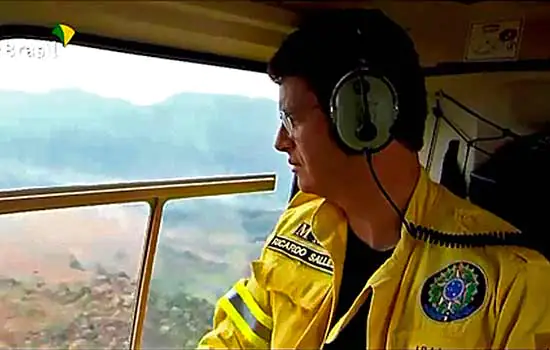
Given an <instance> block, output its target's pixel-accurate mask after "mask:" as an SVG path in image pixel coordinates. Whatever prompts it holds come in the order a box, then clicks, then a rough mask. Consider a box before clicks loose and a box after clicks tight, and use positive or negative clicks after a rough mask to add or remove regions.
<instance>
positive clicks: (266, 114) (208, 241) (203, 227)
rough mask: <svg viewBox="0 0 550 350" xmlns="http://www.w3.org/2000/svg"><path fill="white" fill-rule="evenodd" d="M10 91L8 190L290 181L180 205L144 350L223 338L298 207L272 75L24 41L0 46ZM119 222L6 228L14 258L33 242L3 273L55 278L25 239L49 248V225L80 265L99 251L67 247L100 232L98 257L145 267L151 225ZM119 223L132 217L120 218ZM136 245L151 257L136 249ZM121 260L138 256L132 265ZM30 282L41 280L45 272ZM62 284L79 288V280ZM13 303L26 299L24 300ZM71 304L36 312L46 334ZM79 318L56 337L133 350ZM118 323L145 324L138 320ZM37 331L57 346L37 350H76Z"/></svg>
mask: <svg viewBox="0 0 550 350" xmlns="http://www.w3.org/2000/svg"><path fill="white" fill-rule="evenodd" d="M0 77H1V78H0V111H1V112H0V149H1V152H0V164H1V165H2V166H0V189H13V188H21V187H25V188H26V187H37V186H52V185H74V184H94V183H112V182H126V181H136V180H151V179H159V178H163V179H166V178H180V177H182V178H185V177H197V176H200V177H202V176H216V175H237V174H243V173H265V172H268V173H276V174H277V188H276V191H275V192H273V193H264V194H247V195H230V196H222V197H212V198H203V199H189V200H180V201H173V202H169V203H168V204H167V205H166V208H165V213H164V217H163V223H162V231H161V235H160V239H159V243H158V252H157V256H156V261H155V265H154V275H153V283H152V284H151V294H150V298H149V304H148V314H147V318H146V323H145V329H144V337H143V345H144V346H148V347H156V348H159V347H164V348H180V349H181V348H182V347H192V346H193V344H194V342H196V340H197V339H198V338H199V337H200V335H202V334H203V333H204V332H205V331H206V329H207V328H208V326H209V325H210V324H211V317H212V311H213V304H214V300H215V299H216V297H218V296H219V295H221V294H222V293H223V292H224V291H225V290H227V289H228V288H229V287H230V285H231V284H232V283H233V282H234V280H235V279H236V278H238V277H240V276H243V275H245V274H247V273H248V266H249V262H250V260H251V259H253V258H254V257H257V256H258V255H259V253H260V248H261V245H262V242H263V240H264V239H265V237H266V236H267V235H268V234H269V232H270V230H271V229H272V227H273V225H274V224H275V222H276V220H277V217H278V215H279V214H280V213H281V211H282V209H283V208H284V206H285V204H286V201H287V199H288V193H289V189H290V183H291V174H290V172H289V171H288V166H287V164H286V157H285V156H284V155H282V154H279V153H277V152H276V151H274V149H273V141H274V137H275V133H276V130H277V128H278V127H279V118H278V108H277V102H276V100H277V97H278V88H277V86H276V84H274V83H272V82H271V81H270V80H269V78H268V77H267V75H265V74H260V73H252V72H246V71H240V70H234V69H228V68H221V67H213V66H206V65H199V64H191V63H186V62H182V61H175V60H167V59H159V58H151V57H145V56H138V55H133V54H124V53H119V52H112V51H107V50H99V49H92V48H87V47H82V46H77V45H71V44H69V45H68V46H67V47H63V46H62V45H60V44H55V43H52V42H47V41H40V40H23V39H10V40H3V41H0ZM110 208H111V207H110ZM112 208H116V210H115V209H110V210H100V212H101V213H102V215H99V214H97V215H96V214H93V213H95V212H94V210H96V209H94V210H88V211H81V210H80V209H71V210H68V211H66V212H71V213H73V212H76V211H78V213H79V214H78V219H76V218H75V219H71V220H68V219H67V220H65V219H64V216H63V215H65V214H63V215H61V214H59V213H61V211H50V212H44V213H39V214H38V213H28V214H18V215H15V216H0V226H2V227H8V226H5V225H4V222H5V220H11V221H14V220H15V221H17V222H19V224H18V225H15V226H13V227H12V228H11V229H10V230H9V234H5V235H2V236H0V237H1V238H0V246H2V247H5V248H3V249H8V250H9V249H10V248H9V247H10V244H15V243H13V242H12V241H10V239H12V238H10V237H11V236H13V237H20V241H18V242H19V243H17V244H18V247H19V248H18V249H19V251H21V253H20V254H17V255H16V256H13V255H9V256H12V257H11V258H9V259H3V262H2V264H4V265H5V266H13V265H14V264H15V265H17V264H20V265H22V266H27V265H28V264H31V262H32V261H34V260H32V259H38V258H39V257H40V259H42V260H40V261H41V264H43V266H42V268H43V269H44V270H47V269H48V268H49V266H50V265H48V264H49V261H50V260H48V257H49V256H50V255H49V254H50V250H49V249H50V248H48V246H44V249H43V250H40V251H33V250H31V248H28V249H27V248H26V247H27V245H26V244H25V242H27V241H26V240H27V238H26V237H27V236H26V235H23V234H20V231H21V230H23V231H25V232H27V231H28V232H29V236H28V237H31V238H28V239H29V240H34V239H38V238H36V237H41V235H42V232H43V231H44V230H43V227H42V226H41V225H42V224H43V225H47V226H48V225H51V226H52V227H59V229H58V230H53V229H52V230H49V231H48V232H49V233H48V235H47V236H48V237H49V239H50V240H51V241H52V242H58V243H57V244H53V243H52V246H55V248H56V249H59V250H62V251H63V252H65V253H64V254H66V255H67V254H68V255H67V256H71V255H70V254H72V255H73V256H74V257H76V259H77V260H78V261H80V255H78V254H77V253H78V252H81V253H82V252H84V253H85V252H87V250H86V249H85V247H83V248H80V249H81V250H80V251H76V252H75V251H73V250H71V249H72V248H71V246H70V244H69V243H66V242H67V241H66V239H68V238H67V237H66V236H67V235H68V234H69V233H71V234H72V233H73V232H75V233H77V232H80V230H81V229H82V228H83V227H86V226H89V227H90V228H94V232H96V235H92V234H90V235H88V236H82V237H83V238H82V239H83V242H86V244H87V245H90V246H91V247H96V246H102V244H104V245H107V246H109V249H114V253H113V254H115V256H116V257H119V258H120V259H122V257H124V258H125V259H126V258H127V256H129V255H131V256H132V257H138V256H141V247H138V246H136V245H135V244H138V243H139V244H141V242H142V240H143V232H144V225H145V219H146V217H147V215H148V214H147V212H143V211H142V212H140V213H141V214H140V215H142V216H140V218H139V220H138V219H136V220H129V219H127V218H128V217H130V216H129V215H133V214H130V213H132V211H131V209H128V208H129V207H128V206H116V207H112ZM97 210H99V209H97ZM112 211H116V212H117V213H120V214H119V215H114V214H113V215H111V214H110V213H111V212H112ZM41 215H42V216H44V215H45V216H47V217H48V218H50V219H49V220H51V224H50V223H49V222H43V223H42V224H36V223H35V219H33V218H34V217H38V216H40V217H42V216H41ZM67 215H68V214H67ZM71 215H72V214H71ZM74 215H76V214H74ZM98 215H99V216H98ZM15 217H17V219H13V218H15ZM8 218H9V219H8ZM36 220H37V219H36ZM140 220H141V221H140ZM138 223H139V225H138ZM115 231H116V232H119V231H120V233H119V236H117V237H120V239H116V240H115V239H114V238H113V240H108V241H105V242H106V243H105V242H104V241H103V240H102V239H103V238H101V237H104V236H105V237H109V239H111V238H112V235H113V233H112V232H115ZM61 232H67V234H66V236H63V235H61V236H59V237H57V235H58V233H59V234H61ZM44 236H46V235H44ZM126 239H128V240H131V241H132V242H138V243H134V245H132V244H131V243H129V242H130V241H126ZM96 240H97V241H96ZM31 246H32V245H29V247H31ZM115 247H128V248H127V249H126V250H124V252H125V253H120V252H118V251H117V250H116V249H115ZM129 247H132V248H131V249H130V248H129ZM52 249H53V248H52ZM90 249H92V248H90ZM14 251H15V250H14ZM90 251H91V252H93V253H87V254H98V256H97V257H96V258H97V259H99V260H101V259H107V258H106V257H103V255H102V253H101V250H100V249H95V248H94V249H92V250H90ZM84 253H82V254H84ZM52 254H53V253H52ZM121 256H122V257H121ZM29 259H30V260H29ZM109 259H110V258H109ZM29 261H31V262H29ZM51 261H52V263H53V262H54V261H55V260H51ZM115 261H118V260H116V259H115ZM69 263H70V262H69ZM31 265H32V264H31ZM29 266H30V265H29ZM33 266H34V265H33ZM109 266H111V265H109ZM109 266H103V267H102V268H103V269H106V270H107V271H108V273H115V274H116V273H118V266H117V265H113V267H112V269H111V267H109ZM133 266H134V265H133ZM90 268H92V267H90ZM134 268H136V269H137V267H135V266H134ZM52 269H53V267H52ZM92 269H93V268H92ZM4 270H6V274H5V275H4V276H3V278H5V279H6V280H7V281H10V282H5V284H4V285H11V284H14V283H15V284H17V283H19V278H20V277H21V276H23V275H21V276H19V275H18V276H12V275H11V274H10V271H11V268H7V267H6V269H4ZM29 271H30V270H29ZM56 271H57V270H56ZM135 271H137V270H135ZM69 272H71V273H72V270H62V269H61V270H59V271H58V272H56V273H58V274H59V275H60V276H65V275H66V276H69ZM169 272H171V273H169ZM29 273H30V274H31V275H30V276H31V277H32V276H33V275H32V271H31V272H29ZM128 275H129V276H130V275H131V274H130V273H128ZM25 276H26V275H25ZM134 277H135V276H132V278H134ZM6 283H7V284H6ZM55 283H57V282H55ZM60 283H61V282H59V283H58V284H59V285H60V286H67V285H68V287H67V288H73V287H71V286H72V283H73V282H72V280H70V279H69V280H68V281H63V283H64V284H60ZM75 283H76V282H75ZM87 283H88V282H87ZM90 283H91V282H90ZM86 287H87V288H92V286H91V285H86ZM33 288H38V287H33ZM59 288H64V287H59ZM4 289H5V290H6V291H9V292H10V293H12V292H13V291H12V287H9V288H8V287H4ZM13 293H17V292H13ZM32 293H34V291H33V292H32ZM32 293H31V294H32ZM123 296H124V294H123V292H122V291H120V290H119V289H116V288H114V287H113V291H112V292H111V293H110V294H109V298H110V299H109V300H111V301H112V302H113V303H114V302H115V301H116V302H118V301H120V300H121V298H123ZM12 299H13V298H12ZM1 300H4V301H0V318H1V317H5V319H4V320H7V319H8V318H9V319H10V320H17V319H18V318H17V317H23V316H20V315H19V314H17V315H19V316H17V317H15V316H14V314H13V313H12V311H10V310H12V309H10V308H8V307H7V306H5V307H6V309H5V310H4V309H3V308H4V306H3V305H8V304H4V303H7V301H5V300H7V299H1ZM91 300H95V299H93V298H92V299H91ZM100 300H101V299H100ZM90 302H91V301H90ZM102 302H104V303H105V304H108V302H107V301H102ZM19 303H20V306H21V307H23V306H24V307H31V306H32V304H31V303H29V302H28V301H26V299H25V300H23V299H22V300H20V301H19ZM63 303H64V301H63V300H58V299H55V300H54V299H48V302H47V303H44V308H43V309H41V311H36V310H35V311H34V312H39V313H40V315H46V316H44V317H46V318H45V319H46V320H47V319H48V317H52V318H53V317H61V315H64V311H63V310H64V307H63V305H64V304H63ZM10 305H11V304H10ZM28 305H31V306H28ZM32 310H34V309H32ZM74 310H75V311H74V315H73V316H74V319H78V320H80V321H78V322H77V321H74V322H76V323H66V322H65V323H63V322H61V321H59V322H54V323H51V324H49V325H55V327H54V328H55V329H56V332H57V333H56V334H65V335H66V336H69V335H70V336H71V337H72V338H70V339H71V341H72V342H77V344H76V345H79V344H80V343H78V342H79V341H82V342H83V344H84V345H85V346H88V345H90V346H96V347H97V348H109V347H111V348H117V349H118V348H120V347H123V346H124V345H123V343H121V342H120V341H118V340H117V341H116V342H115V341H113V340H112V339H113V337H112V336H111V335H110V334H111V333H109V332H110V330H113V328H109V327H110V325H106V326H104V327H103V326H97V327H100V329H99V330H97V331H96V332H97V333H98V334H101V337H102V338H101V341H99V340H98V341H96V340H93V341H92V340H87V339H88V338H86V337H88V335H89V332H87V331H86V329H88V328H86V327H88V325H89V321H87V319H86V317H88V318H93V317H95V316H90V313H89V312H90V311H87V310H89V309H88V308H87V307H85V306H79V308H78V309H76V308H75V309H74ZM77 311H78V312H77ZM114 313H116V310H115V311H114ZM2 315H4V316H2ZM84 315H87V316H84ZM73 316H71V317H73ZM105 317H107V316H105ZM109 317H111V318H117V317H121V318H125V319H126V321H127V322H130V321H131V320H130V319H129V318H128V315H127V314H120V313H118V314H117V316H116V317H115V316H113V315H109ZM0 321H3V320H1V319H0ZM13 322H16V321H13ZM17 322H19V323H21V324H22V323H25V321H17ZM87 322H88V323H87ZM43 326H44V327H46V325H43ZM10 327H11V328H9V329H8V328H5V329H4V330H3V331H1V332H4V334H2V333H1V332H0V342H4V343H6V344H8V345H12V344H15V345H14V346H17V347H28V344H31V343H29V342H28V341H27V340H26V338H25V337H27V335H28V334H30V333H29V332H31V331H30V330H29V331H24V330H19V328H17V327H19V326H10ZM37 327H38V326H37ZM79 327H80V328H79ZM92 327H96V326H95V325H94V326H92ZM101 327H103V328H101ZM107 328H108V329H107ZM6 329H7V330H6ZM37 329H38V330H36V331H35V330H33V332H39V333H37V334H42V335H41V337H43V338H41V339H42V340H40V342H41V343H40V344H38V343H36V344H37V346H47V347H63V346H65V345H66V343H63V344H61V343H60V342H58V341H57V340H55V339H54V338H52V337H51V336H50V335H47V334H49V333H47V334H46V333H40V332H43V331H42V330H40V327H38V328H37ZM94 329H96V328H94ZM117 329H119V328H117ZM44 332H45V331H44ZM117 332H118V331H117ZM33 334H34V333H33ZM127 335H128V332H127V331H126V333H125V335H124V336H125V337H126V336H127ZM89 337H92V335H89ZM47 339H49V340H47ZM94 339H95V338H94ZM117 339H118V338H117ZM67 341H68V340H67ZM32 344H35V343H32ZM76 345H75V346H76ZM84 345H83V346H84ZM33 346H34V345H33Z"/></svg>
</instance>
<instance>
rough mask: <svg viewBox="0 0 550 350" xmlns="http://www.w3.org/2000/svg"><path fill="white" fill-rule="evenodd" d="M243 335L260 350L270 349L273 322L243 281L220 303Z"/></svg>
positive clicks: (221, 299)
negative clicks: (260, 349) (261, 349)
mask: <svg viewBox="0 0 550 350" xmlns="http://www.w3.org/2000/svg"><path fill="white" fill-rule="evenodd" d="M219 303H220V304H219V305H220V307H221V308H222V309H223V310H224V311H225V313H226V314H227V315H228V316H229V318H231V320H232V321H233V322H234V324H235V326H236V327H237V329H238V330H239V331H240V332H241V334H242V335H243V336H244V337H245V338H246V339H247V340H248V341H249V342H251V343H252V344H254V346H256V347H258V348H269V344H270V343H271V329H272V327H273V321H272V319H271V317H269V316H268V315H267V314H265V313H264V312H263V311H262V309H261V308H260V306H259V305H258V304H257V303H256V301H255V300H254V297H253V296H252V294H251V293H250V291H249V290H248V289H247V288H246V285H245V280H241V281H239V282H237V283H236V284H235V286H234V287H233V288H232V289H231V290H230V291H229V292H227V293H226V294H225V295H224V296H223V297H222V298H220V301H219Z"/></svg>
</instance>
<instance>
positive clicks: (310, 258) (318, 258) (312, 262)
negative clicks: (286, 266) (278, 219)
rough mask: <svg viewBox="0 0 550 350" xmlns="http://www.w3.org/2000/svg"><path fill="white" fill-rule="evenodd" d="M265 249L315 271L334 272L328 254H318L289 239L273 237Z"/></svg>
mask: <svg viewBox="0 0 550 350" xmlns="http://www.w3.org/2000/svg"><path fill="white" fill-rule="evenodd" d="M267 247H268V248H269V249H272V250H275V251H277V252H279V253H282V254H284V255H286V256H288V257H290V258H292V259H296V260H299V261H301V262H303V263H304V264H306V265H309V266H311V267H313V268H315V269H317V270H320V271H323V272H326V273H332V271H333V270H334V264H333V263H332V259H331V258H330V256H329V255H328V254H324V253H321V252H318V251H316V250H314V249H311V248H309V247H306V246H305V245H302V244H300V243H298V242H295V241H294V240H291V239H289V238H286V237H280V236H275V237H273V239H272V240H271V241H270V242H269V243H268V245H267Z"/></svg>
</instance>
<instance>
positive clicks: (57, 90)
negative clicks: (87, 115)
mask: <svg viewBox="0 0 550 350" xmlns="http://www.w3.org/2000/svg"><path fill="white" fill-rule="evenodd" d="M66 91H71V92H79V93H83V94H87V95H92V96H94V97H99V98H102V99H110V100H119V101H123V102H126V103H128V104H131V105H133V106H136V107H147V106H154V105H157V104H160V103H163V102H166V101H168V100H170V99H172V98H174V97H177V96H180V95H185V94H194V95H213V96H227V97H239V98H249V99H252V100H264V101H271V102H277V101H276V100H274V99H272V98H269V97H264V96H246V95H239V94H235V93H230V92H206V91H181V92H177V93H175V94H173V95H170V96H168V97H166V98H165V99H163V100H159V101H155V102H153V103H150V104H136V103H134V102H132V101H129V100H128V99H125V98H122V97H110V96H102V95H101V94H98V93H96V92H93V91H87V90H84V89H80V88H78V87H59V88H54V89H51V90H47V91H24V90H14V89H5V88H2V87H0V94H1V93H17V94H29V95H55V94H57V93H63V92H66Z"/></svg>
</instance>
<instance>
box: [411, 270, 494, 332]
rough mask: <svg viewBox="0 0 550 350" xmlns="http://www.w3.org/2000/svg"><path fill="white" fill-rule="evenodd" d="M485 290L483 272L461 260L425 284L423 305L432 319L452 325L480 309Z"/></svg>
mask: <svg viewBox="0 0 550 350" xmlns="http://www.w3.org/2000/svg"><path fill="white" fill-rule="evenodd" d="M486 290H487V282H486V279H485V275H484V274H483V271H481V269H480V268H479V267H477V266H476V265H474V264H471V263H468V262H464V261H460V262H456V263H453V264H450V265H448V266H447V267H445V268H443V269H441V270H439V271H438V272H436V273H435V274H433V275H432V276H430V277H429V278H428V279H427V280H426V281H425V282H424V285H423V286H422V291H421V293H420V303H421V304H422V309H423V310H424V312H425V313H426V315H427V316H428V317H429V318H431V319H432V320H435V321H439V322H452V321H456V320H460V319H463V318H466V317H468V316H470V315H471V314H472V313H474V312H475V311H476V310H477V309H479V308H480V307H481V305H482V304H483V300H484V299H485V292H486Z"/></svg>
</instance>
